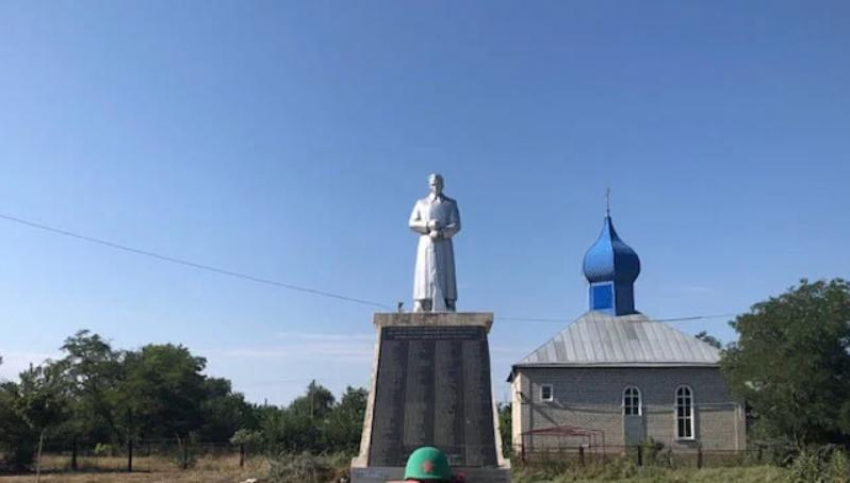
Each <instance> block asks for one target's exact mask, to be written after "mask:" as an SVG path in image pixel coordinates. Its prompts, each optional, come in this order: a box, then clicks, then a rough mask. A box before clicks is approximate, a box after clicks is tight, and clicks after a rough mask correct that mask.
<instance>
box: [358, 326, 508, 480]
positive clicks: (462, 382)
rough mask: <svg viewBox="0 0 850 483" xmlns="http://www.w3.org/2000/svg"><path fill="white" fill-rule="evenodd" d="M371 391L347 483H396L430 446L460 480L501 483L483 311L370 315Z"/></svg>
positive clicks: (504, 472)
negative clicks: (411, 461) (461, 476)
mask: <svg viewBox="0 0 850 483" xmlns="http://www.w3.org/2000/svg"><path fill="white" fill-rule="evenodd" d="M373 322H374V325H375V328H376V331H377V341H376V342H375V359H374V363H373V368H372V387H371V388H370V391H369V400H368V405H367V407H366V418H365V421H364V424H363V435H362V438H361V442H360V454H359V455H358V456H357V457H356V458H354V460H353V461H352V463H351V477H352V482H353V483H366V482H369V483H372V482H375V483H377V482H385V481H388V480H398V479H401V478H402V476H403V472H404V466H405V464H406V462H407V457H408V456H409V455H410V453H412V452H413V451H414V450H415V449H416V448H419V447H421V446H434V447H436V448H439V449H440V450H441V451H443V452H444V453H445V454H446V456H448V458H449V463H450V464H451V466H452V469H453V471H454V472H455V473H456V474H457V473H463V474H464V476H465V479H466V481H468V482H471V483H476V482H484V481H487V482H508V481H510V463H509V462H508V461H506V460H505V459H504V457H503V456H502V449H501V438H500V437H499V430H498V415H497V412H496V408H495V404H494V400H493V395H492V389H491V387H492V386H491V379H490V352H489V346H488V342H487V333H488V332H489V330H490V327H491V325H492V324H493V314H491V313H385V314H375V316H374V320H373Z"/></svg>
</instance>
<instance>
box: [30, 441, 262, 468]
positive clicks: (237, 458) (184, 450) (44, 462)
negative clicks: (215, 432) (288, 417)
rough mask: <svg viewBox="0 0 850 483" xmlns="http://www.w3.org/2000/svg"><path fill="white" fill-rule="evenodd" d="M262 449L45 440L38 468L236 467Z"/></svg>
mask: <svg viewBox="0 0 850 483" xmlns="http://www.w3.org/2000/svg"><path fill="white" fill-rule="evenodd" d="M260 456H263V454H262V452H261V451H259V450H255V449H253V448H249V447H246V446H245V445H233V444H231V443H229V442H198V441H187V440H179V439H176V438H174V439H158V440H139V441H133V442H132V443H130V444H127V443H125V444H121V445H110V444H99V445H96V446H91V445H79V444H75V443H68V442H61V443H53V444H51V443H50V442H49V441H47V442H45V444H44V448H43V449H42V456H41V460H40V461H39V466H40V467H41V469H42V471H58V472H61V471H78V470H80V471H83V470H88V471H141V472H149V471H155V470H160V469H163V468H170V469H180V468H182V469H189V468H192V467H194V466H196V465H198V464H206V463H209V462H212V461H214V462H215V464H216V466H219V467H232V468H240V467H245V465H246V463H247V462H248V461H250V460H251V459H252V458H257V457H260Z"/></svg>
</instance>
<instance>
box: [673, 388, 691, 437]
mask: <svg viewBox="0 0 850 483" xmlns="http://www.w3.org/2000/svg"><path fill="white" fill-rule="evenodd" d="M676 437H677V438H679V439H694V396H693V393H692V392H691V388H689V387H688V386H679V388H678V389H676Z"/></svg>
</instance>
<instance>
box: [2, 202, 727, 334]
mask: <svg viewBox="0 0 850 483" xmlns="http://www.w3.org/2000/svg"><path fill="white" fill-rule="evenodd" d="M0 219H3V220H7V221H11V222H14V223H18V224H20V225H24V226H28V227H30V228H35V229H38V230H42V231H46V232H50V233H54V234H57V235H63V236H66V237H70V238H75V239H77V240H82V241H85V242H89V243H94V244H97V245H101V246H105V247H109V248H112V249H115V250H121V251H125V252H128V253H133V254H135V255H142V256H146V257H150V258H155V259H157V260H160V261H163V262H169V263H173V264H176V265H182V266H184V267H190V268H195V269H198V270H205V271H207V272H212V273H217V274H219V275H226V276H228V277H234V278H239V279H242V280H248V281H251V282H255V283H262V284H265V285H272V286H275V287H280V288H285V289H288V290H294V291H297V292H303V293H309V294H312V295H317V296H320V297H328V298H333V299H337V300H343V301H346V302H353V303H357V304H362V305H369V306H372V307H380V308H383V309H388V310H395V309H394V308H393V307H390V306H389V305H386V304H382V303H380V302H373V301H371V300H366V299H361V298H356V297H349V296H347V295H341V294H337V293H333V292H327V291H324V290H318V289H314V288H309V287H303V286H300V285H295V284H291V283H285V282H280V281H277V280H272V279H268V278H262V277H256V276H254V275H248V274H244V273H240V272H234V271H232V270H226V269H223V268H218V267H214V266H211V265H204V264H202V263H197V262H193V261H190V260H185V259H182V258H176V257H172V256H168V255H162V254H159V253H156V252H152V251H148V250H141V249H139V248H133V247H131V246H127V245H122V244H120V243H115V242H111V241H108V240H103V239H101V238H95V237H92V236H88V235H82V234H80V233H76V232H72V231H68V230H63V229H61V228H55V227H52V226H48V225H44V224H41V223H36V222H34V221H29V220H25V219H23V218H18V217H15V216H11V215H5V214H3V213H0ZM737 315H738V314H736V313H728V314H714V315H694V316H689V317H676V318H669V319H653V320H655V321H656V322H684V321H694V320H703V319H719V318H725V317H735V316H737ZM496 319H498V320H504V321H512V322H546V323H566V322H571V321H572V320H575V318H574V319H566V318H563V319H561V318H539V317H499V316H497V317H496Z"/></svg>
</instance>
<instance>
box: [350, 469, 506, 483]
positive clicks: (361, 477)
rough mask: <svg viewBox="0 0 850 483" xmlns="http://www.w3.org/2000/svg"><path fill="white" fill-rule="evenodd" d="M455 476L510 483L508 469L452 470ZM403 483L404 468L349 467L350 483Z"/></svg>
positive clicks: (496, 482)
mask: <svg viewBox="0 0 850 483" xmlns="http://www.w3.org/2000/svg"><path fill="white" fill-rule="evenodd" d="M452 473H453V474H455V475H463V481H465V482H482V483H483V482H493V483H510V481H511V470H510V468H454V467H453V468H452ZM396 481H398V482H402V481H404V468H398V467H392V468H390V467H381V466H370V467H367V468H357V467H355V466H352V467H351V482H352V483H385V482H388V483H392V482H396Z"/></svg>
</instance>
